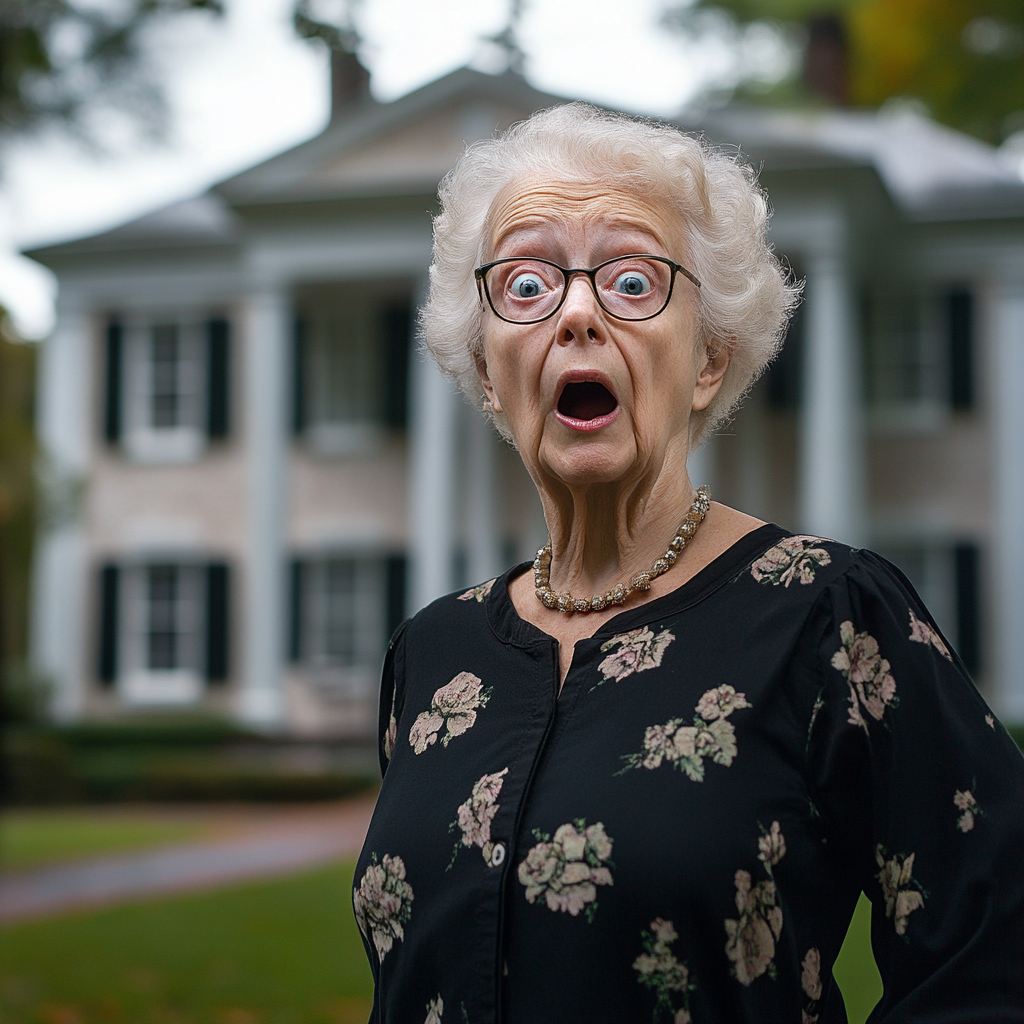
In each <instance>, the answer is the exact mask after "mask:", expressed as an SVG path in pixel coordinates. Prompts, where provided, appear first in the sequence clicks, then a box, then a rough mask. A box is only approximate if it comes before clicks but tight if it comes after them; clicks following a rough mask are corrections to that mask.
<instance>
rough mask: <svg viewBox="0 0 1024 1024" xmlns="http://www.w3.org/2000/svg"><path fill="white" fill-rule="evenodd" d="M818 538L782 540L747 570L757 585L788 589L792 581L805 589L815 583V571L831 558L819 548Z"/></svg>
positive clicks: (820, 541) (819, 541)
mask: <svg viewBox="0 0 1024 1024" xmlns="http://www.w3.org/2000/svg"><path fill="white" fill-rule="evenodd" d="M821 543H822V538H821V537H802V536H801V537H784V538H783V539H782V540H780V541H779V543H778V544H776V545H775V547H773V548H769V549H768V550H767V551H766V552H765V553H764V554H763V555H762V556H761V557H760V558H759V559H758V560H757V561H756V562H754V564H753V565H752V566H751V567H750V575H751V576H753V577H754V579H755V580H757V582H758V583H766V584H770V585H771V586H773V587H777V586H778V585H779V584H780V583H781V584H782V585H783V586H784V587H787V588H788V587H789V585H790V583H792V582H793V581H794V580H796V581H798V582H799V583H801V584H803V585H804V586H806V585H807V584H808V583H813V582H814V571H815V569H817V568H818V567H819V566H825V565H830V564H831V563H832V556H831V555H830V554H829V553H828V552H827V551H826V550H825V549H824V548H822V547H817V546H815V545H819V544H821Z"/></svg>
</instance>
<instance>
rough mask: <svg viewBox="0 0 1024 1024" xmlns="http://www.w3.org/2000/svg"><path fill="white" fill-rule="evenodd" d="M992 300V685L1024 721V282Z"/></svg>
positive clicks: (1007, 710) (1002, 703)
mask: <svg viewBox="0 0 1024 1024" xmlns="http://www.w3.org/2000/svg"><path fill="white" fill-rule="evenodd" d="M993 305H994V308H993V314H994V315H993V318H992V321H993V328H994V330H993V345H992V366H993V369H994V373H993V405H994V409H993V412H994V415H993V418H992V432H993V436H994V441H995V459H994V470H995V472H994V485H995V495H994V498H995V502H994V504H995V529H994V531H993V544H992V557H991V558H990V560H989V561H990V564H991V566H992V569H993V572H994V574H995V581H994V582H995V601H994V605H995V608H994V611H995V634H996V635H995V665H994V668H995V673H994V680H993V682H994V686H993V690H994V696H995V704H996V708H997V710H998V711H999V713H1000V715H1001V716H1002V717H1004V718H1005V719H1006V720H1007V721H1010V722H1024V658H1022V657H1021V635H1022V634H1024V401H1022V397H1024V282H1015V283H1014V284H1012V285H1006V286H1004V287H1003V288H1001V289H1000V290H999V291H998V292H997V293H996V294H995V296H994V303H993Z"/></svg>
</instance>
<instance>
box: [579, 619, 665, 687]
mask: <svg viewBox="0 0 1024 1024" xmlns="http://www.w3.org/2000/svg"><path fill="white" fill-rule="evenodd" d="M673 640H675V636H674V635H673V634H672V633H670V632H669V631H668V630H667V629H663V630H662V631H661V632H660V633H658V634H657V635H655V634H654V632H653V630H651V629H649V628H648V627H647V626H641V627H640V628H639V629H631V630H630V631H629V632H628V633H619V635H618V636H613V637H612V638H611V640H606V641H605V642H604V643H603V644H601V650H602V651H610V650H612V648H613V647H618V648H619V649H618V650H617V651H613V652H612V653H611V654H609V655H608V657H607V658H605V659H604V661H602V662H601V664H600V665H598V666H597V668H598V671H599V672H600V673H601V682H600V683H598V684H597V685H598V686H600V685H601V683H607V682H609V681H610V680H612V679H614V680H616V681H618V680H620V679H625V678H626V677H627V676H631V675H632V674H633V673H634V672H646V671H647V670H648V669H649V668H657V667H658V666H659V665H660V664H661V659H662V656H663V655H664V653H665V650H666V648H667V647H668V645H669V644H670V643H672V641H673Z"/></svg>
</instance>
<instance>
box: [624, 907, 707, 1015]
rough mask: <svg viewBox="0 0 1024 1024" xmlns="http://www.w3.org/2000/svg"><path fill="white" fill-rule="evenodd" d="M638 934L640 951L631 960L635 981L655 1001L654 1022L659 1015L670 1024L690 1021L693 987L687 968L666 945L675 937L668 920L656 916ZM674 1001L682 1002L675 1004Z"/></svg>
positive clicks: (674, 939) (676, 937)
mask: <svg viewBox="0 0 1024 1024" xmlns="http://www.w3.org/2000/svg"><path fill="white" fill-rule="evenodd" d="M640 936H641V939H642V941H643V947H644V951H643V953H641V954H640V956H638V957H637V958H636V960H634V961H633V970H634V971H636V972H637V973H638V974H639V975H640V976H639V977H638V978H637V979H636V980H637V981H638V982H640V984H641V985H646V986H647V988H649V989H650V990H651V991H652V992H653V993H654V996H655V998H656V1000H657V1002H656V1003H655V1006H654V1022H655V1024H657V1022H658V1018H659V1017H660V1016H662V1014H665V1015H666V1016H667V1017H668V1018H669V1019H670V1020H671V1021H672V1024H690V992H691V990H692V989H694V988H695V987H696V986H695V985H693V984H691V983H690V969H689V968H688V967H687V966H686V964H685V963H683V962H680V961H679V960H677V959H676V955H675V953H673V952H672V950H671V949H670V948H669V947H670V946H671V945H672V943H673V942H675V941H676V939H678V938H679V935H678V933H677V932H676V930H675V928H674V927H673V925H672V922H671V921H664V920H662V919H661V918H660V917H657V918H655V919H654V920H653V921H652V922H651V930H650V931H647V930H644V931H642V932H641V933H640ZM677 1002H682V1004H683V1005H682V1006H679V1007H677V1006H676V1003H677Z"/></svg>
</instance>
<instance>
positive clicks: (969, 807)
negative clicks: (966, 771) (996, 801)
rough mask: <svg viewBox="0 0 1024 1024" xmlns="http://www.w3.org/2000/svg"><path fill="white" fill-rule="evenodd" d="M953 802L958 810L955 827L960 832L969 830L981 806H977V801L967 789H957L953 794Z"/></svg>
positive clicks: (972, 826)
mask: <svg viewBox="0 0 1024 1024" xmlns="http://www.w3.org/2000/svg"><path fill="white" fill-rule="evenodd" d="M953 803H954V804H955V805H956V807H957V809H958V810H959V811H960V817H959V818H958V819H957V823H956V827H957V828H958V829H960V831H961V832H970V831H971V829H972V828H974V818H975V815H979V814H981V808H979V807H978V801H977V800H975V798H974V794H973V793H972V792H971V791H970V790H969V789H965V790H962V791H961V790H959V789H958V790H957V791H956V793H955V794H954V795H953Z"/></svg>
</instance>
